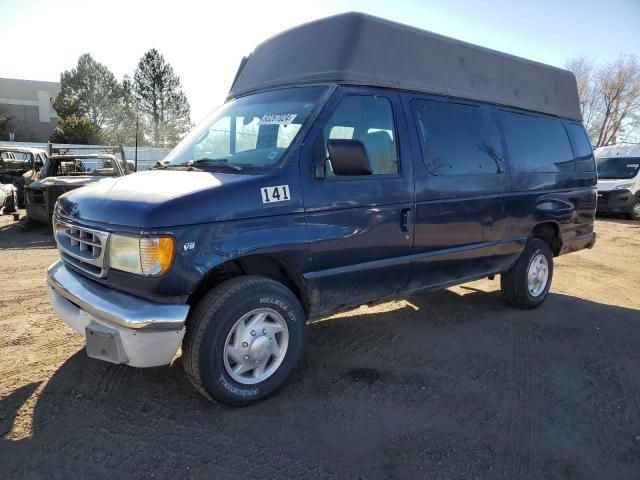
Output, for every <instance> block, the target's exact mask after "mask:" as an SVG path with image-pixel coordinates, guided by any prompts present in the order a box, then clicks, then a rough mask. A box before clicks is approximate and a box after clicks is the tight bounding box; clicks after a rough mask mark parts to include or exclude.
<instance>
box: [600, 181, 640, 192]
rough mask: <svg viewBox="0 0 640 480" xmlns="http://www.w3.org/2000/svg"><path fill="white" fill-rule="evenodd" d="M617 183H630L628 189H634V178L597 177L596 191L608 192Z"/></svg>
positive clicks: (614, 187)
mask: <svg viewBox="0 0 640 480" xmlns="http://www.w3.org/2000/svg"><path fill="white" fill-rule="evenodd" d="M618 185H632V187H631V188H629V189H628V190H634V187H635V185H636V179H635V178H626V179H610V180H604V179H598V191H600V192H608V191H610V190H615V189H616V187H617V186H618Z"/></svg>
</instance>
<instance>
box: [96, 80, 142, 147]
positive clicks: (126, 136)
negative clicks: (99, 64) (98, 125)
mask: <svg viewBox="0 0 640 480" xmlns="http://www.w3.org/2000/svg"><path fill="white" fill-rule="evenodd" d="M119 94H120V100H119V102H118V106H117V107H116V109H115V111H114V117H113V124H112V125H110V126H109V127H106V128H105V129H104V130H103V132H102V136H103V138H104V139H105V140H106V141H107V142H108V143H110V144H113V145H133V144H135V141H136V121H137V120H138V119H137V118H136V98H135V92H134V87H133V82H132V81H131V79H130V78H129V76H127V75H125V77H124V78H123V80H122V84H121V85H120V91H119ZM140 120H142V119H140ZM143 140H144V123H143V122H142V121H138V143H139V144H144V142H143Z"/></svg>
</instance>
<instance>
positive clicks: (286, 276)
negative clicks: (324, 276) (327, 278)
mask: <svg viewBox="0 0 640 480" xmlns="http://www.w3.org/2000/svg"><path fill="white" fill-rule="evenodd" d="M241 275H259V276H262V277H266V278H270V279H271V280H275V281H276V282H279V283H282V284H283V285H284V286H285V287H287V288H288V289H289V290H291V291H292V292H293V294H294V295H295V296H296V297H297V298H298V300H299V301H300V303H301V304H302V307H303V308H304V311H305V313H307V312H308V301H307V296H306V290H305V286H304V280H303V278H302V275H300V274H299V273H298V271H297V269H296V268H295V266H293V265H292V264H291V262H290V261H288V260H287V259H286V258H282V257H279V256H271V255H249V256H247V257H242V258H238V259H235V260H229V261H228V262H225V263H223V264H221V265H218V266H217V267H215V268H213V269H211V270H209V271H208V272H207V274H206V275H205V276H204V277H203V278H202V280H200V283H199V284H198V287H197V288H196V290H195V291H194V292H193V293H192V294H191V296H190V297H189V304H191V305H195V304H196V303H197V302H198V301H199V300H200V299H201V298H202V297H203V296H204V295H205V294H206V293H207V292H208V291H209V290H211V289H212V288H213V287H215V286H216V285H218V284H220V283H222V282H224V281H225V280H228V279H230V278H234V277H238V276H241Z"/></svg>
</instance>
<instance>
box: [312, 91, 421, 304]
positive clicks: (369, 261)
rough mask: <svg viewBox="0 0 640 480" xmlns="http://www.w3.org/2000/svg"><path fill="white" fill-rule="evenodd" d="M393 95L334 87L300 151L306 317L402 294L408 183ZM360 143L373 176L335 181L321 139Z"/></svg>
mask: <svg viewBox="0 0 640 480" xmlns="http://www.w3.org/2000/svg"><path fill="white" fill-rule="evenodd" d="M400 111H401V106H400V103H399V98H398V96H397V95H396V94H395V93H389V92H388V91H380V90H377V89H358V88H339V89H337V91H336V92H335V93H334V96H333V97H332V99H331V100H330V101H329V102H328V103H327V105H326V107H325V109H324V110H323V112H322V114H321V115H320V116H319V118H318V120H317V121H316V124H315V125H314V127H313V128H312V130H311V131H310V132H309V135H308V137H307V138H306V140H305V144H304V148H303V150H302V161H301V168H302V179H303V190H304V208H305V215H306V222H307V228H308V234H309V238H310V251H311V260H312V266H313V268H312V270H313V271H311V272H307V273H306V274H305V277H306V281H307V287H308V288H307V290H308V292H310V294H309V298H310V303H311V310H312V314H314V315H317V314H319V313H322V312H328V311H331V310H334V309H337V308H340V307H344V306H351V305H357V304H362V303H366V302H370V301H373V300H376V299H378V298H381V297H385V296H389V295H393V294H395V293H398V292H400V291H402V290H404V289H405V288H406V286H407V283H408V280H409V273H410V254H411V248H412V241H413V232H412V230H413V228H412V220H411V219H412V218H413V178H412V171H411V169H412V166H411V158H410V156H409V149H408V148H403V146H406V145H408V136H407V133H406V128H405V123H404V118H403V117H402V115H401V114H399V112H400ZM329 139H353V140H359V141H361V142H362V144H363V145H364V147H365V150H366V152H367V155H368V158H369V162H370V164H371V170H372V174H371V175H353V176H346V175H335V174H334V173H333V171H332V168H331V162H330V161H329V160H328V154H327V140H329Z"/></svg>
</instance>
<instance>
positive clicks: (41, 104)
mask: <svg viewBox="0 0 640 480" xmlns="http://www.w3.org/2000/svg"><path fill="white" fill-rule="evenodd" d="M58 92H60V83H58V82H41V81H36V80H18V79H13V78H0V114H8V115H9V117H10V118H11V120H10V121H9V127H8V132H5V133H2V132H0V140H14V141H17V142H46V141H48V140H49V137H50V136H51V133H52V132H53V130H54V129H55V128H56V124H57V120H58V117H57V116H56V112H55V110H54V109H53V102H54V100H55V98H56V95H58Z"/></svg>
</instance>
